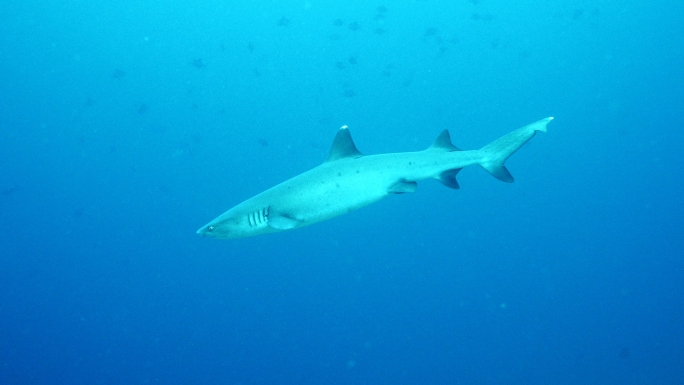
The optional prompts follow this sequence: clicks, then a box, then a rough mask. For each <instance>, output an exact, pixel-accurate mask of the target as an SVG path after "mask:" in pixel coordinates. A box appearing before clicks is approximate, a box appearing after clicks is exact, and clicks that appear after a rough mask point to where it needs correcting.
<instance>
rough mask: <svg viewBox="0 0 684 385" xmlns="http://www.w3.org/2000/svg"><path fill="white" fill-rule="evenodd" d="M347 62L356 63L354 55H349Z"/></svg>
mask: <svg viewBox="0 0 684 385" xmlns="http://www.w3.org/2000/svg"><path fill="white" fill-rule="evenodd" d="M347 61H348V62H349V64H352V65H355V64H356V63H357V61H356V58H355V57H354V56H349V59H348V60H347Z"/></svg>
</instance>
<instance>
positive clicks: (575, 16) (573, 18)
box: [572, 9, 584, 20]
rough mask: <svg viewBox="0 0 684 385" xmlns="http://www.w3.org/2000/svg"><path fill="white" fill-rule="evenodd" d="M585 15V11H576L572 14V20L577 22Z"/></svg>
mask: <svg viewBox="0 0 684 385" xmlns="http://www.w3.org/2000/svg"><path fill="white" fill-rule="evenodd" d="M582 15H584V9H576V10H575V12H573V13H572V20H577V19H579V18H580V17H582Z"/></svg>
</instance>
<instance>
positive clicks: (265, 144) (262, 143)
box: [259, 138, 268, 147]
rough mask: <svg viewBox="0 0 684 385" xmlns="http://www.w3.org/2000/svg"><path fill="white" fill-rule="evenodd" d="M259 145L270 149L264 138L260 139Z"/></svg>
mask: <svg viewBox="0 0 684 385" xmlns="http://www.w3.org/2000/svg"><path fill="white" fill-rule="evenodd" d="M259 144H260V145H262V146H263V147H268V141H267V140H266V139H264V138H259Z"/></svg>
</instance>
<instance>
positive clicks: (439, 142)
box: [429, 130, 461, 151]
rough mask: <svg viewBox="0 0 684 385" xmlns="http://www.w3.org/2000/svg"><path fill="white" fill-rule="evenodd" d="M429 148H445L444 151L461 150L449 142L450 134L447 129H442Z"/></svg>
mask: <svg viewBox="0 0 684 385" xmlns="http://www.w3.org/2000/svg"><path fill="white" fill-rule="evenodd" d="M429 150H442V151H444V150H446V151H461V150H460V149H459V148H458V147H456V146H454V145H453V144H452V143H451V136H449V130H444V131H442V132H441V133H440V134H439V136H438V137H437V139H435V141H434V142H433V143H432V146H430V148H429Z"/></svg>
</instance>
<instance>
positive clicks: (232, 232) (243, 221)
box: [197, 207, 274, 239]
mask: <svg viewBox="0 0 684 385" xmlns="http://www.w3.org/2000/svg"><path fill="white" fill-rule="evenodd" d="M267 221H268V212H267V210H255V211H253V212H245V211H244V210H242V209H238V208H237V207H236V208H233V209H231V210H228V211H227V212H225V213H223V214H222V215H221V216H219V217H218V218H216V219H214V220H213V221H211V222H209V223H207V224H206V225H204V226H202V227H201V228H200V229H199V230H197V234H200V235H202V236H207V237H212V238H217V239H233V238H245V237H251V236H254V235H259V234H264V233H270V232H272V231H274V229H273V228H271V227H270V226H268V224H267Z"/></svg>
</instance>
